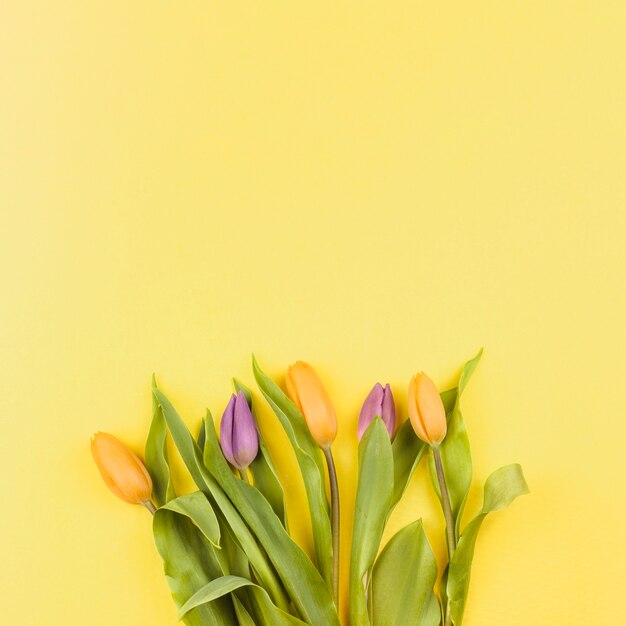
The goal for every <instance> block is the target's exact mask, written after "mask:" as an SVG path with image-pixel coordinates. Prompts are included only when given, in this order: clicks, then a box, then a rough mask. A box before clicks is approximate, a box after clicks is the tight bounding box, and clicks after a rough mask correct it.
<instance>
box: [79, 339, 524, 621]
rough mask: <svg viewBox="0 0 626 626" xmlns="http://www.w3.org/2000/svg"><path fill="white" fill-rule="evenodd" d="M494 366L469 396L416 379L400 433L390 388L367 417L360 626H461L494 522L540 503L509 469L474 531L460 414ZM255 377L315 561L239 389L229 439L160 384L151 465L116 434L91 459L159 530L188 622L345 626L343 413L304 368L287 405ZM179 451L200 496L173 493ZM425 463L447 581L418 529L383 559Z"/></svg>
mask: <svg viewBox="0 0 626 626" xmlns="http://www.w3.org/2000/svg"><path fill="white" fill-rule="evenodd" d="M481 354H482V351H481V352H479V353H478V354H477V355H476V356H475V357H474V358H473V359H471V360H470V361H468V362H467V363H466V364H465V365H464V366H463V368H462V370H461V374H460V377H459V381H458V384H457V386H456V387H455V388H454V389H449V390H447V391H444V392H443V393H441V394H440V393H439V392H438V391H437V389H436V387H435V384H434V383H433V381H432V380H431V379H430V378H429V377H428V376H427V375H426V374H424V373H419V374H416V375H415V376H413V377H412V378H411V381H410V384H409V389H408V413H409V419H407V420H405V421H404V422H403V423H402V424H400V425H399V427H398V428H396V409H395V403H394V398H393V393H392V390H391V387H390V386H389V385H385V386H383V385H381V384H379V383H377V384H376V385H375V386H374V387H373V388H372V390H371V392H370V393H369V395H368V396H367V398H366V399H365V401H364V403H363V407H362V409H361V412H360V415H359V421H358V433H357V435H358V439H359V450H358V463H359V470H358V482H357V489H356V494H355V498H356V503H355V504H356V506H355V513H354V519H353V520H350V521H351V522H352V545H351V553H350V576H349V585H350V588H349V603H350V606H349V615H350V624H352V626H367V625H370V626H383V625H403V626H441V625H443V626H452V625H454V626H460V624H462V621H463V614H464V610H465V605H466V601H467V596H468V590H469V583H470V572H471V566H472V559H473V555H474V547H475V545H476V538H477V536H478V532H479V530H480V527H481V525H482V522H483V520H484V519H485V517H486V516H487V515H488V514H489V513H491V512H493V511H497V510H500V509H503V508H505V507H506V506H508V505H509V504H510V503H511V502H512V501H513V500H514V499H515V498H517V496H520V495H522V494H525V493H527V492H528V488H527V485H526V482H525V480H524V475H523V473H522V469H521V467H520V466H519V465H517V464H513V465H507V466H505V467H501V468H500V469H498V470H496V471H495V472H493V473H492V474H491V475H490V476H489V477H488V478H487V480H486V482H485V485H484V497H483V505H482V508H481V510H480V511H479V512H478V514H477V515H476V516H475V517H474V518H473V519H472V520H471V521H469V522H468V523H467V524H465V525H464V526H463V527H462V525H461V517H462V514H463V509H464V506H465V501H466V499H467V495H468V491H469V488H470V484H471V481H472V461H471V454H470V445H469V439H468V434H467V430H466V427H465V423H464V419H463V415H462V412H461V401H462V396H463V392H464V390H465V388H466V386H467V384H468V382H469V380H470V378H471V376H472V373H473V372H474V370H475V368H476V366H477V364H478V362H479V360H480V357H481ZM253 373H254V378H255V380H256V383H257V385H258V387H259V389H260V391H261V393H262V394H263V396H264V398H265V400H266V401H267V402H268V403H269V405H270V407H271V408H272V410H273V411H274V413H275V414H276V417H277V419H278V421H279V422H280V424H281V426H282V428H284V430H285V432H286V434H287V436H288V438H289V441H290V442H291V445H292V446H293V449H294V452H295V456H296V459H297V462H298V465H299V468H300V472H301V473H302V478H303V480H304V486H305V490H306V496H307V501H308V508H309V513H310V517H311V528H312V535H313V537H312V539H313V552H314V555H313V558H312V559H311V558H309V556H308V555H307V554H306V553H305V552H304V551H303V550H302V548H301V547H300V546H299V545H298V544H297V543H296V542H295V541H294V540H293V539H292V537H291V535H290V532H289V524H288V520H287V515H286V510H287V509H286V502H285V492H284V490H283V487H282V485H281V481H280V477H279V475H278V473H277V471H276V468H275V466H274V464H273V463H272V459H271V455H270V452H269V449H268V447H267V445H266V443H265V440H264V437H263V433H262V432H261V431H260V429H259V426H258V423H257V421H256V418H255V411H254V406H253V404H252V396H251V393H250V391H249V390H248V389H247V388H246V387H245V386H244V385H243V384H241V383H240V382H239V381H237V380H235V381H234V387H235V393H234V394H233V395H232V396H231V399H230V401H229V403H228V406H227V407H226V409H225V411H224V414H223V417H222V419H221V423H220V429H219V430H220V435H219V439H218V436H217V432H216V429H215V426H214V422H213V418H212V416H211V414H210V412H209V411H207V413H206V416H205V418H204V420H203V423H202V427H201V429H200V432H199V433H198V434H197V436H195V437H194V436H193V435H192V433H191V432H190V431H189V430H188V428H187V427H186V425H185V423H184V422H183V420H182V419H181V417H180V416H179V414H178V413H177V411H176V409H175V408H174V406H173V405H172V403H171V402H170V401H169V400H168V398H167V397H166V395H165V394H164V393H163V392H162V391H161V389H159V387H158V386H157V383H156V380H155V379H154V378H153V382H152V394H153V416H152V424H151V427H150V431H149V434H148V439H147V442H146V448H145V464H144V462H142V461H141V460H140V459H139V458H138V457H137V456H136V455H135V454H134V453H133V452H131V451H130V450H129V449H128V448H127V447H126V446H125V445H124V444H123V443H121V442H120V441H119V440H118V439H116V438H115V437H113V436H112V435H109V434H106V433H98V434H96V435H95V436H94V437H93V439H92V444H91V449H92V454H93V457H94V460H95V461H96V464H97V466H98V468H99V470H100V473H101V475H102V478H103V479H104V481H105V483H106V484H107V486H108V487H109V488H110V489H111V491H112V492H113V493H114V494H115V495H117V496H118V497H120V498H121V499H123V500H125V501H127V502H129V503H133V504H142V505H144V506H145V507H146V508H147V509H148V511H150V513H151V514H152V515H153V533H154V540H155V543H156V547H157V550H158V552H159V554H160V556H161V558H162V559H163V563H164V571H165V575H166V578H167V582H168V585H169V587H170V590H171V593H172V597H173V599H174V602H175V603H176V606H177V608H178V611H179V617H180V619H181V620H182V621H183V622H185V623H186V624H188V625H189V626H213V625H215V626H221V625H224V626H230V625H234V626H236V625H237V624H241V625H243V626H252V625H261V626H290V625H291V626H294V625H296V624H301V625H302V624H310V625H312V626H327V625H328V626H333V625H335V626H337V625H338V624H339V617H338V611H337V603H338V581H339V551H340V549H342V546H340V545H339V526H340V523H344V524H345V523H349V522H348V521H347V520H345V519H344V520H342V519H341V515H340V502H339V491H338V480H339V479H338V477H337V473H336V470H335V464H334V461H333V455H332V444H333V441H334V439H335V436H336V434H337V419H336V415H335V411H334V408H333V405H332V403H331V400H330V398H329V396H328V393H327V392H326V390H325V388H324V386H323V384H322V383H321V381H320V379H319V378H318V376H317V374H316V373H315V371H314V370H313V368H312V367H311V366H310V365H308V364H306V363H304V362H301V361H299V362H297V363H296V364H295V365H292V366H291V367H290V368H289V369H288V371H287V376H286V387H287V394H285V393H284V392H283V390H282V389H281V388H280V387H279V386H278V385H277V384H276V383H275V382H274V381H273V380H272V379H271V378H269V377H268V376H267V375H266V374H265V373H264V372H263V370H262V369H261V367H260V366H259V364H258V362H257V361H256V359H254V358H253ZM169 437H171V439H172V440H173V442H174V445H175V446H176V448H177V450H178V452H179V453H180V456H181V457H182V460H183V462H184V465H185V467H186V469H187V471H188V472H189V474H190V475H191V478H192V479H193V481H194V483H195V485H196V486H197V491H194V492H192V493H186V494H181V495H179V494H177V493H175V491H174V487H173V483H172V475H171V468H170V464H169V461H168V453H167V440H168V438H169ZM422 461H423V462H424V463H427V464H428V467H429V470H430V476H431V479H432V487H433V489H434V490H435V492H436V494H437V497H438V500H439V502H440V504H441V508H442V512H443V519H444V520H445V530H444V529H442V532H445V537H446V545H447V557H448V558H447V561H446V563H445V567H444V569H443V571H442V572H439V571H438V567H437V562H436V560H435V557H434V555H433V551H432V549H431V547H430V544H429V541H428V537H427V536H426V534H425V532H424V528H423V526H422V522H421V520H420V519H416V521H414V522H413V523H411V524H409V525H408V526H406V527H405V528H402V529H401V530H399V531H398V532H397V533H396V534H395V535H394V536H393V537H392V538H391V539H390V540H389V542H388V543H387V544H386V545H385V546H384V547H383V548H382V550H381V541H382V537H383V532H384V530H385V525H386V523H387V520H388V519H389V516H390V514H391V512H392V511H393V509H394V507H395V506H396V504H397V503H398V502H399V500H400V499H401V497H402V495H403V493H404V491H405V489H406V487H407V485H408V483H409V481H410V479H411V477H412V475H413V473H414V471H415V469H416V468H417V466H418V465H419V463H420V462H422ZM327 480H328V484H329V489H328V491H327V488H326V484H327Z"/></svg>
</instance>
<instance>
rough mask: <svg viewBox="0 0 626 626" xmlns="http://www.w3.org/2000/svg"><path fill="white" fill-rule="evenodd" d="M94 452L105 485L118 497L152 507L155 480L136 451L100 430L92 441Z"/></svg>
mask: <svg viewBox="0 0 626 626" xmlns="http://www.w3.org/2000/svg"><path fill="white" fill-rule="evenodd" d="M91 454H92V455H93V459H94V461H95V462H96V465H97V466H98V469H99V470H100V474H101V475H102V479H103V480H104V483H105V485H106V486H107V487H108V488H109V489H110V490H111V491H112V492H113V493H114V494H115V495H116V496H117V497H118V498H121V499H122V500H124V502H129V503H130V504H144V505H146V506H148V508H151V507H150V506H149V504H150V505H151V502H150V498H151V496H152V479H151V478H150V474H149V473H148V470H147V469H146V468H145V466H144V464H143V463H142V461H141V459H140V458H139V457H138V456H137V455H136V454H135V453H134V452H131V451H130V450H129V449H128V448H127V447H126V446H125V445H124V444H123V443H122V442H121V441H120V440H119V439H116V438H115V437H114V436H113V435H109V434H108V433H96V434H95V435H94V436H93V438H92V440H91Z"/></svg>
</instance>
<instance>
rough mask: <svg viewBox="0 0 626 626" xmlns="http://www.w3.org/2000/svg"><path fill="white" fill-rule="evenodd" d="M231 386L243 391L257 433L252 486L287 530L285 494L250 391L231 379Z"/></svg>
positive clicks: (252, 466) (252, 465) (251, 468)
mask: <svg viewBox="0 0 626 626" xmlns="http://www.w3.org/2000/svg"><path fill="white" fill-rule="evenodd" d="M233 384H234V386H235V390H236V391H243V393H244V395H245V396H246V400H247V401H248V405H249V406H250V410H251V411H252V415H253V416H254V420H255V423H256V429H257V432H258V433H259V454H257V456H256V459H254V461H252V463H251V465H250V471H251V472H252V477H253V478H254V486H255V487H256V488H257V489H258V490H259V491H260V492H261V493H262V494H263V495H264V496H265V499H266V500H267V501H268V502H269V503H270V506H271V507H272V509H274V512H275V513H276V515H277V516H278V519H279V520H280V521H281V522H282V524H283V526H284V527H285V528H287V507H286V504H285V492H284V490H283V486H282V485H281V483H280V479H279V478H278V473H277V472H276V469H275V467H274V464H273V463H272V457H271V455H270V451H269V448H268V447H267V444H266V443H265V440H264V438H263V434H262V433H261V429H260V428H259V422H258V420H257V418H256V415H255V413H254V408H253V406H252V394H251V393H250V390H249V389H248V388H247V387H246V386H245V385H244V384H243V383H241V382H239V381H238V380H237V379H233Z"/></svg>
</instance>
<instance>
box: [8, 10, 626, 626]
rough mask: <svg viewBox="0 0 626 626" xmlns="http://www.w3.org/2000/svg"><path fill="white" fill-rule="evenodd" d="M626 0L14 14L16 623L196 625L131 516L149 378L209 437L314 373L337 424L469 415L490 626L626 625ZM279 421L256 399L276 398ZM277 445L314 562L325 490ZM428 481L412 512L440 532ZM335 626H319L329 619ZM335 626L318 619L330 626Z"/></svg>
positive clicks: (485, 623) (345, 434) (11, 513)
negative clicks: (308, 491) (94, 453)
mask: <svg viewBox="0 0 626 626" xmlns="http://www.w3.org/2000/svg"><path fill="white" fill-rule="evenodd" d="M625 20H626V4H625V3H624V2H623V1H621V0H619V1H609V0H605V1H603V2H591V1H567V2H565V1H564V0H561V1H555V2H538V1H529V2H474V3H472V2H436V3H432V2H422V1H419V2H414V3H410V2H406V3H405V2H307V3H305V2H258V3H245V2H228V3H226V2H224V3H215V2H209V1H207V0H204V1H196V0H193V1H189V2H154V1H152V2H146V1H144V0H140V1H138V2H111V1H110V0H109V1H106V2H105V1H103V0H94V1H90V2H71V1H67V0H61V1H59V2H42V1H36V0H24V1H21V2H3V3H2V5H1V7H0V77H1V90H2V93H1V97H0V229H1V245H0V267H1V268H2V269H1V270H0V271H1V276H0V279H1V285H0V286H1V291H0V294H1V295H0V298H1V300H0V304H1V310H0V385H1V389H2V410H1V411H0V416H1V417H0V419H1V421H2V430H1V434H0V449H1V450H0V464H1V466H0V476H2V501H3V504H2V515H1V516H0V537H1V540H0V541H1V544H2V545H1V554H2V565H1V569H2V576H1V584H0V606H1V607H2V608H1V614H0V622H2V623H3V624H11V625H13V626H31V625H32V626H34V625H37V626H61V625H63V626H74V625H76V626H79V625H80V626H111V625H115V626H136V625H137V624H150V625H151V626H170V625H174V624H176V615H175V611H174V607H173V604H172V603H171V600H170V597H169V594H168V591H167V589H166V584H165V581H164V578H163V575H162V572H161V566H160V562H159V560H158V558H157V556H156V553H155V550H154V546H153V543H152V538H151V535H150V520H149V518H148V516H147V514H146V513H145V512H144V511H142V510H140V508H138V507H130V506H127V505H125V504H123V503H121V502H119V501H117V500H116V499H115V498H113V497H112V496H111V495H110V494H109V493H108V492H107V491H106V490H105V488H104V486H103V484H102V483H101V481H100V478H99V477H98V476H97V474H96V471H95V468H94V467H93V466H92V462H91V459H90V456H89V448H88V443H89V436H90V435H91V434H92V433H93V432H94V431H96V430H98V429H102V430H107V431H111V432H113V433H115V434H117V435H118V436H120V437H123V438H124V439H125V440H126V441H128V442H129V443H130V444H131V445H132V446H133V447H134V448H135V449H136V450H138V451H140V450H141V449H142V448H143V443H144V439H145V435H146V433H147V429H148V424H149V419H150V391H149V380H150V375H151V373H152V372H153V371H155V372H156V373H157V375H158V377H159V380H160V382H161V385H162V387H163V389H164V390H165V391H166V392H167V393H168V394H169V395H170V397H171V398H172V400H173V401H174V403H175V404H176V405H177V406H178V408H179V409H180V410H181V412H182V413H183V414H184V416H185V418H186V419H187V421H188V423H189V424H191V425H193V426H194V427H195V424H196V423H197V421H198V419H199V417H200V416H201V414H202V412H203V409H204V407H205V406H207V405H208V406H209V407H210V408H211V409H212V410H213V411H214V413H217V414H220V413H221V411H222V409H223V407H224V405H225V403H226V401H227V398H228V395H229V392H230V388H229V379H230V376H232V375H236V376H239V377H241V378H242V380H244V381H246V382H248V383H249V384H251V383H252V376H251V372H250V353H251V352H252V351H254V352H255V353H256V354H257V356H258V358H259V360H260V362H261V363H262V364H263V365H264V366H265V368H266V369H267V370H268V371H269V373H271V374H272V375H274V376H276V377H278V378H281V377H282V376H283V373H284V370H285V367H286V365H287V364H288V363H290V362H292V361H294V360H296V359H298V358H303V359H306V360H308V361H310V362H311V363H312V364H313V365H314V366H315V367H316V368H318V369H319V372H320V374H321V376H322V377H323V379H324V381H325V382H326V383H327V386H328V388H329V391H330V393H331V395H332V397H333V400H334V402H335V403H336V406H337V410H338V413H339V415H340V417H341V422H340V434H339V438H338V441H337V444H336V455H337V461H338V466H339V472H340V480H341V493H342V497H343V507H344V508H343V511H344V525H343V540H344V552H343V556H344V569H343V573H344V583H345V574H347V567H346V564H347V555H348V550H347V547H346V546H347V542H348V541H349V522H350V520H351V516H352V495H353V490H354V479H355V473H356V456H355V434H354V433H355V428H356V418H357V413H358V409H359V407H360V404H361V401H362V399H363V397H364V395H365V394H366V393H367V391H368V390H369V388H370V387H371V385H372V384H373V383H374V382H375V381H377V380H380V381H381V382H383V383H384V382H387V381H388V382H390V383H392V385H394V389H395V391H396V398H397V403H398V407H399V410H400V412H401V413H402V414H405V409H406V401H405V398H404V395H405V393H406V387H407V383H408V379H409V376H410V374H411V373H412V372H414V371H416V370H419V369H425V370H427V371H428V372H429V373H430V374H431V375H432V377H433V378H434V379H435V380H436V381H437V383H438V384H439V385H440V386H442V387H445V386H448V385H450V384H452V383H453V382H454V379H455V376H456V375H457V372H458V368H459V366H460V365H461V363H462V362H463V361H464V360H465V359H466V358H469V357H470V356H472V355H473V354H474V353H475V351H476V350H477V349H478V348H479V347H480V346H481V345H484V346H486V352H485V356H484V359H483V362H482V364H481V365H480V368H479V370H478V371H477V373H476V376H475V379H474V380H473V381H472V383H471V386H470V387H469V389H468V392H467V396H466V398H465V404H464V408H465V414H466V420H467V424H468V429H469V432H470V437H471V441H472V445H473V455H474V460H475V477H476V481H475V487H474V490H473V492H472V498H471V501H470V505H469V511H468V513H469V514H471V513H473V512H474V511H475V510H476V508H477V507H478V506H479V503H480V493H481V487H480V485H481V483H482V481H483V480H484V479H485V477H486V476H487V475H488V474H489V472H490V471H491V470H493V469H495V468H497V467H499V466H500V465H503V464H506V463H509V462H514V461H518V462H520V463H522V465H523V466H524V469H525V472H526V475H527V479H528V482H529V484H530V486H531V489H532V495H530V496H527V497H524V498H522V499H520V500H518V501H517V502H515V503H514V505H513V506H512V507H511V508H510V509H509V510H507V511H505V512H503V513H498V514H495V515H493V516H492V517H491V518H489V520H488V521H487V523H486V524H485V526H484V527H483V532H482V535H481V537H480V539H479V543H478V550H477V557H476V560H475V566H474V574H473V581H472V588H471V592H470V600H469V606H468V611H467V618H466V621H465V624H466V626H503V625H506V626H528V625H549V626H560V625H563V626H590V625H595V624H619V623H626V594H624V593H623V586H624V582H625V580H626V567H625V561H626V542H625V541H624V538H623V531H624V514H625V513H626V505H625V504H624V499H623V498H624V492H625V489H624V488H625V484H624V482H625V481H624V476H623V475H624V471H625V470H626V466H625V457H626V454H625V453H624V438H625V436H626V400H625V394H624V391H625V386H624V355H625V349H626V336H625V330H624V319H625V314H626V296H625V290H624V270H625V267H626V263H625V261H626V252H625V251H624V240H625V234H626V228H625V226H626V224H625V205H626V182H625V176H624V172H625V169H626V148H625V145H626V144H625V139H626V123H625V112H626V80H625V75H624V68H625V67H626V39H625V38H624V23H625ZM257 397H258V396H257ZM261 421H262V425H263V427H264V429H265V431H266V432H267V433H268V435H269V437H270V439H271V442H272V447H273V450H274V452H275V454H276V459H277V463H278V465H279V468H280V470H281V472H282V473H283V475H284V477H285V484H286V485H287V487H288V489H289V491H290V498H291V499H290V505H291V506H290V512H291V516H292V520H293V521H294V526H295V528H296V531H297V533H298V536H299V537H301V538H304V540H305V541H306V531H307V528H306V516H304V515H303V513H302V511H301V508H302V504H303V492H302V485H301V482H300V479H299V477H298V474H297V471H296V468H295V465H294V461H293V457H292V455H291V453H290V452H288V451H286V448H285V446H284V445H283V444H284V442H285V440H284V438H283V436H282V434H281V433H280V432H278V426H277V422H276V420H275V418H273V416H272V415H271V414H270V412H269V411H268V410H267V409H266V407H265V406H264V407H263V409H262V411H261ZM433 505H434V503H433V500H432V497H431V495H430V492H429V485H428V481H427V480H426V477H425V475H424V473H423V471H421V472H419V474H418V475H417V476H416V478H415V480H414V481H413V483H412V485H411V488H410V491H409V493H408V495H407V497H406V498H405V500H403V502H402V504H401V506H400V507H399V508H398V510H397V512H396V514H395V515H394V518H393V526H394V528H396V529H397V528H399V526H400V525H401V524H404V523H407V522H408V521H410V520H411V519H413V518H415V517H417V516H424V518H425V523H426V527H427V531H428V533H429V536H430V537H431V541H432V543H433V545H434V547H435V549H436V551H437V554H438V556H439V557H441V556H442V534H441V529H440V524H441V515H440V513H439V512H438V511H437V509H436V508H434V506H433ZM316 626H317V625H316ZM319 626H323V625H319Z"/></svg>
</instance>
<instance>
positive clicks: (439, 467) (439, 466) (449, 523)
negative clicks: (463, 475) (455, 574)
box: [432, 446, 456, 626]
mask: <svg viewBox="0 0 626 626" xmlns="http://www.w3.org/2000/svg"><path fill="white" fill-rule="evenodd" d="M432 450H433V458H434V460H435V469H436V471H437V480H438V481H439V490H440V491H441V505H442V508H443V516H444V517H445V520H446V536H447V538H448V563H449V562H450V561H452V555H453V554H454V551H455V550H456V534H455V530H454V518H453V517H452V506H451V505H450V494H449V493H448V486H447V485H446V477H445V474H444V473H443V463H442V462H441V452H440V451H439V446H433V448H432ZM444 626H452V617H451V615H450V601H449V600H448V603H447V606H446V613H445V619H444Z"/></svg>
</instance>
